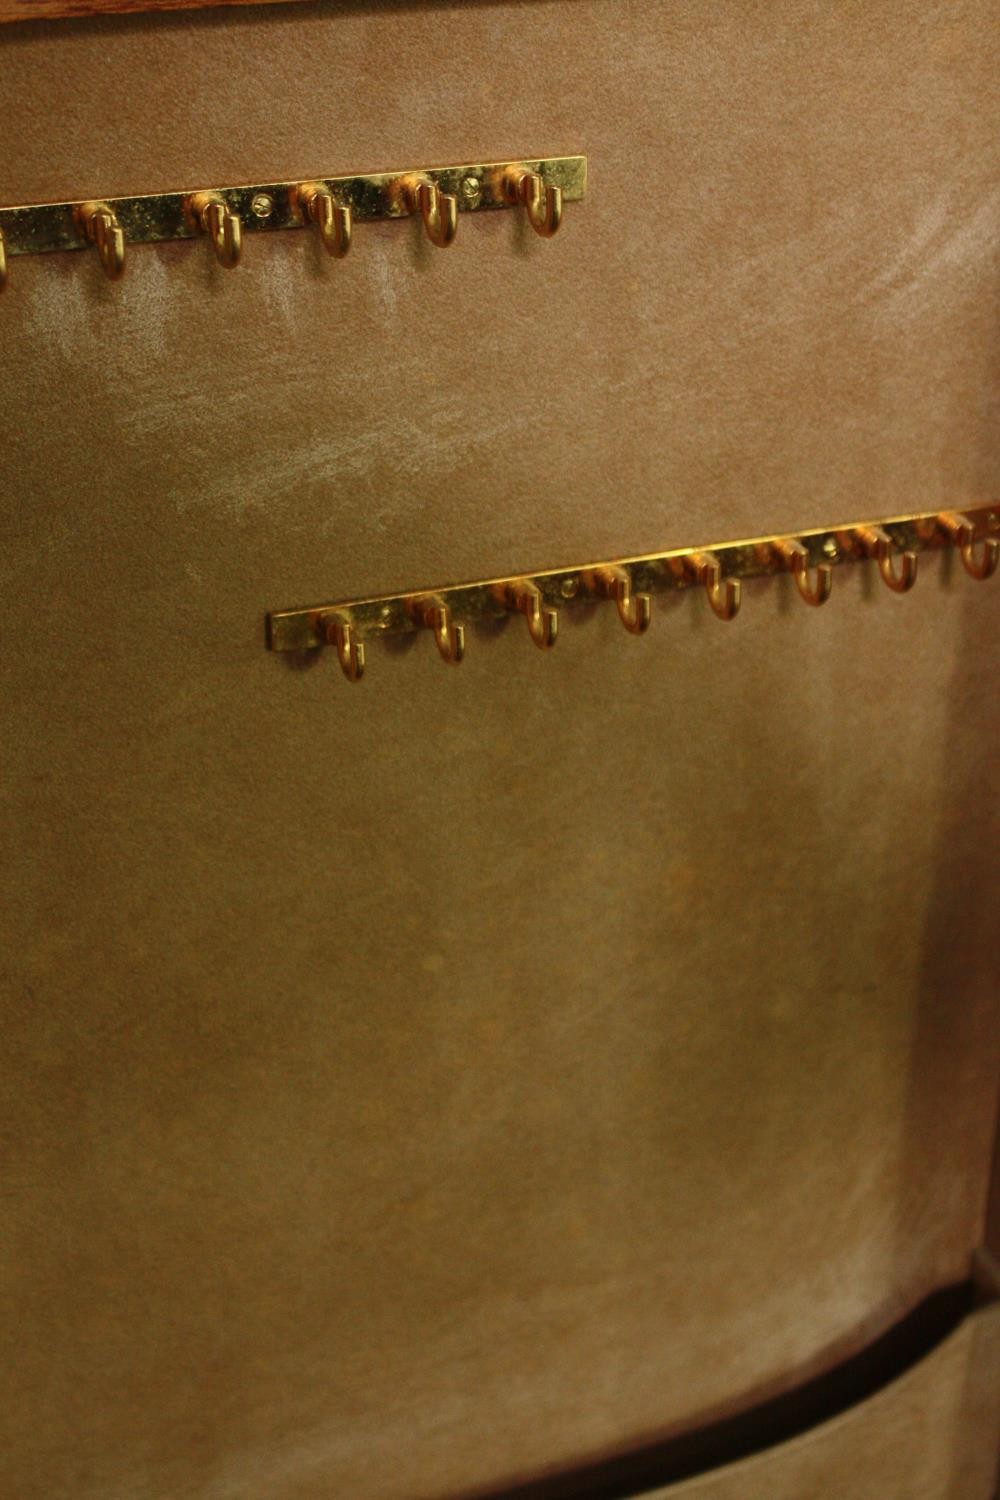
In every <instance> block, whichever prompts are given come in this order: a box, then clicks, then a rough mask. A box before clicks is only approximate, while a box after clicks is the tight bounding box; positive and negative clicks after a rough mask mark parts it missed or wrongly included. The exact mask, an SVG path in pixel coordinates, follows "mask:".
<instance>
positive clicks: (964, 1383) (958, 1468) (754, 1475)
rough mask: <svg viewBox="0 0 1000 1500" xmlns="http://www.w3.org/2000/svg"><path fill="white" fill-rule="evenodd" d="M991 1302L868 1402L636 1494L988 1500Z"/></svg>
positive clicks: (997, 1374) (999, 1406)
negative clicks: (776, 1443) (772, 1444)
mask: <svg viewBox="0 0 1000 1500" xmlns="http://www.w3.org/2000/svg"><path fill="white" fill-rule="evenodd" d="M998 1412H1000V1308H998V1307H997V1306H993V1307H991V1308H988V1309H983V1310H982V1311H980V1312H979V1313H977V1314H975V1315H974V1316H973V1317H972V1318H970V1319H969V1320H968V1322H966V1323H965V1324H964V1325H963V1326H962V1327H961V1328H959V1329H958V1330H957V1331H956V1332H955V1333H954V1334H953V1335H952V1336H951V1337H950V1338H949V1339H948V1340H947V1342H946V1343H944V1344H942V1345H941V1347H940V1348H938V1349H936V1350H935V1351H934V1352H933V1354H931V1355H929V1356H928V1357H927V1358H926V1359H925V1360H923V1361H922V1362H921V1363H920V1364H919V1365H918V1366H916V1367H915V1368H914V1369H913V1370H910V1371H908V1372H907V1373H906V1375H904V1376H902V1377H901V1378H900V1379H899V1380H897V1381H896V1382H895V1383H894V1384H893V1385H891V1386H889V1387H887V1389H885V1390H884V1391H880V1392H879V1393H878V1395H876V1396H873V1397H872V1398H871V1399H870V1400H869V1401H866V1402H864V1403H862V1404H861V1405H860V1406H858V1407H855V1408H853V1409H852V1410H850V1411H847V1412H845V1413H844V1414H843V1415H842V1416H840V1417H837V1418H836V1419H835V1420H834V1421H832V1422H827V1423H824V1424H823V1425H822V1426H821V1427H818V1428H816V1429H814V1430H813V1431H812V1432H809V1433H806V1434H804V1435H803V1436H802V1437H801V1438H797V1439H795V1440H794V1441H793V1442H789V1443H784V1444H782V1445H781V1446H780V1447H778V1448H775V1449H773V1450H772V1451H771V1452H768V1453H761V1454H758V1455H756V1456H755V1457H754V1458H750V1459H747V1460H746V1461H745V1462H744V1463H740V1464H733V1465H731V1466H730V1467H729V1468H726V1469H722V1470H719V1472H718V1473H715V1474H710V1475H705V1476H703V1477H701V1478H698V1479H693V1480H691V1481H690V1482H689V1483H686V1484H676V1485H671V1486H669V1487H668V1488H667V1489H663V1490H657V1491H655V1492H653V1491H651V1492H649V1493H648V1495H647V1496H646V1497H645V1500H834V1497H836V1496H841V1495H850V1496H851V1497H852V1500H993V1496H994V1495H995V1493H996V1489H995V1486H996V1478H997V1465H996V1452H997V1437H998V1426H997V1419H998Z"/></svg>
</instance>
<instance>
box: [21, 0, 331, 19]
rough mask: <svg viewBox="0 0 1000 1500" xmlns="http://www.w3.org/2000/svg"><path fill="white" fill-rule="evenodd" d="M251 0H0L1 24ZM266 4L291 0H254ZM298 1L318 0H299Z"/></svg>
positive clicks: (115, 14)
mask: <svg viewBox="0 0 1000 1500" xmlns="http://www.w3.org/2000/svg"><path fill="white" fill-rule="evenodd" d="M250 3H251V0H0V25H3V24H4V23H5V22H10V21H57V20H66V19H70V20H84V19H86V18H88V17H91V16H127V15H134V14H135V13H136V12H138V11H157V10H191V9H199V10H200V9H202V8H204V7H205V6H211V7H212V8H213V9H214V8H215V7H217V6H223V5H248V4H250ZM252 3H255V4H258V5H259V4H263V5H274V4H288V3H289V0H252ZM297 3H298V4H300V5H301V4H309V3H315V0H297Z"/></svg>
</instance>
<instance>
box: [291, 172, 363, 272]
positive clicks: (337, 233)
mask: <svg viewBox="0 0 1000 1500" xmlns="http://www.w3.org/2000/svg"><path fill="white" fill-rule="evenodd" d="M291 197H292V199H293V203H294V206H295V208H296V211H297V212H298V213H299V214H300V215H301V217H302V218H303V219H305V220H306V221H307V222H308V221H310V220H311V221H312V223H313V224H316V225H318V227H319V235H320V239H321V240H322V241H323V248H324V249H325V250H326V252H327V254H328V255H335V256H336V257H337V258H338V259H341V258H342V257H343V256H345V255H346V254H347V252H348V250H350V248H351V210H350V207H347V206H345V205H344V204H341V203H338V202H337V200H336V198H335V197H334V196H333V194H332V192H331V191H330V189H329V188H328V187H324V185H323V183H321V182H302V183H300V184H299V186H298V187H297V188H293V189H292V193H291Z"/></svg>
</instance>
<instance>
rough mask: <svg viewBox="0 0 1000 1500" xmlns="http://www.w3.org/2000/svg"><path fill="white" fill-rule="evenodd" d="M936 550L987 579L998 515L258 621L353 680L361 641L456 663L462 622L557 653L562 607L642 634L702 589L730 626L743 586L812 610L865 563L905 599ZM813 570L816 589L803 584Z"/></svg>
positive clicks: (507, 581) (936, 514) (766, 544)
mask: <svg viewBox="0 0 1000 1500" xmlns="http://www.w3.org/2000/svg"><path fill="white" fill-rule="evenodd" d="M945 547H954V548H956V549H957V550H958V552H959V554H960V556H961V559H962V565H963V567H964V568H965V570H966V572H967V573H968V574H969V575H970V576H971V577H972V578H976V579H985V578H989V577H990V576H991V575H992V574H993V573H995V572H996V570H997V565H998V563H1000V506H998V505H997V503H994V504H993V505H991V506H981V507H977V508H975V509H973V510H965V511H962V512H958V511H924V512H921V513H919V514H917V515H907V516H893V517H891V518H889V519H888V520H882V521H850V522H848V523H847V524H845V525H840V526H831V527H823V528H820V529H818V530H815V531H797V532H794V533H786V534H784V535H778V536H763V537H751V538H749V539H747V540H743V541H736V542H717V543H714V544H712V545H711V546H707V547H678V548H676V549H674V550H672V551H669V552H654V553H650V554H648V555H646V556H643V557H623V558H617V559H615V560H614V561H612V562H598V563H585V564H583V565H581V566H578V567H572V568H552V569H548V570H547V571H545V572H542V573H530V574H523V575H520V576H516V577H510V578H487V579H481V580H478V581H477V582H475V583H458V584H452V585H450V586H448V587H445V588H441V587H434V588H422V589H416V590H414V591H413V592H412V593H407V594H385V595H380V596H379V597H377V598H373V599H350V600H347V601H342V602H338V603H334V604H318V605H310V606H308V607H307V608H304V609H284V610H276V611H273V612H272V613H271V614H269V615H268V616H267V642H268V646H269V647H270V649H271V650H272V651H312V650H316V649H318V648H319V647H322V646H324V645H326V644H328V643H330V642H332V641H337V642H339V643H340V649H341V664H342V665H343V666H344V671H345V674H346V675H347V676H348V677H349V678H350V680H351V681H353V682H356V681H358V679H359V678H360V677H361V674H362V670H363V667H364V655H363V651H362V652H361V653H360V665H359V660H358V650H357V648H358V646H359V645H360V642H361V641H363V640H364V639H365V638H368V637H376V636H380V635H407V634H411V633H412V632H414V631H417V630H423V629H427V630H428V632H429V633H431V634H433V635H434V637H435V640H436V642H437V646H438V650H439V651H440V652H441V654H442V656H443V657H444V659H445V660H446V661H450V662H459V661H461V659H462V655H463V654H464V643H465V631H464V627H465V625H467V624H469V623H471V622H474V621H484V620H487V621H488V620H493V621H495V620H499V619H502V618H504V617H505V616H508V615H510V614H513V613H518V614H523V615H524V616H525V619H526V620H527V627H528V633H529V634H530V637H531V639H532V640H533V641H534V643H535V644H536V645H537V646H543V647H548V646H553V645H555V643H556V639H557V629H558V614H559V610H560V609H563V608H565V607H566V606H572V605H574V604H581V603H594V602H597V601H599V600H610V601H613V602H614V603H615V605H616V607H617V610H618V614H619V616H620V618H621V622H622V624H623V625H624V626H625V628H626V630H627V631H629V633H630V634H632V635H641V634H645V632H646V627H647V626H648V624H649V619H650V597H651V596H652V595H653V594H662V593H665V592H667V591H669V590H673V589H683V588H697V587H702V588H704V589H705V592H706V595H707V603H708V605H709V606H710V607H711V609H712V610H713V612H714V613H715V614H716V615H718V616H719V618H720V619H723V620H731V619H733V617H734V616H735V615H736V614H737V612H738V610H739V607H740V601H741V580H742V579H744V578H764V577H772V576H774V575H776V574H780V573H786V574H789V575H790V576H791V577H793V578H794V580H795V583H796V586H797V588H798V591H799V593H800V594H801V596H802V598H803V600H804V601H805V602H806V603H807V604H810V605H814V606H815V605H821V604H824V603H825V602H826V601H827V600H828V599H829V597H830V595H831V592H832V586H833V570H834V569H835V568H837V567H840V566H842V565H844V564H846V563H852V562H860V561H863V560H864V559H866V558H871V559H873V560H874V561H875V562H876V563H877V564H878V568H879V573H880V575H881V578H882V580H883V582H884V583H885V584H886V585H887V587H888V588H889V589H890V590H892V591H893V592H894V593H906V592H908V591H909V590H910V589H911V588H912V587H913V585H914V583H915V582H916V577H917V559H918V556H919V554H920V553H921V552H927V551H934V550H938V549H941V548H945ZM897 563H898V567H899V571H898V572H897V571H896V568H897ZM813 571H814V572H815V575H816V582H815V583H812V582H810V579H809V574H810V572H813ZM345 632H346V639H347V640H348V641H350V642H352V643H353V645H354V651H353V654H352V655H351V656H350V657H349V658H346V657H345V655H344V650H343V641H344V639H345ZM345 661H346V665H345Z"/></svg>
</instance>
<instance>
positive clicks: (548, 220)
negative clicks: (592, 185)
mask: <svg viewBox="0 0 1000 1500" xmlns="http://www.w3.org/2000/svg"><path fill="white" fill-rule="evenodd" d="M503 196H504V197H505V198H506V200H507V202H508V203H510V204H514V205H516V204H522V205H523V206H524V208H525V209H527V212H528V223H529V224H530V225H531V227H532V229H533V230H534V231H535V233H536V234H540V235H541V236H542V238H543V239H545V240H550V239H551V238H552V236H553V235H554V234H555V232H556V230H557V229H558V228H559V225H560V224H561V223H562V214H563V195H562V188H561V187H556V185H555V184H554V183H551V182H546V181H545V179H544V177H543V176H542V174H541V173H540V172H529V171H528V170H527V169H524V168H517V167H515V168H514V169H513V171H508V172H505V173H504V177H503Z"/></svg>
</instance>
